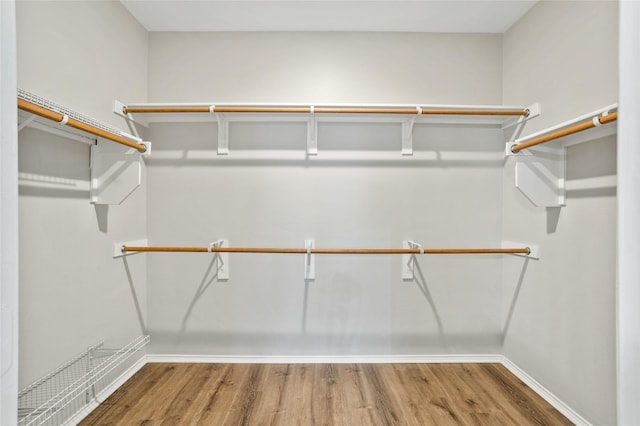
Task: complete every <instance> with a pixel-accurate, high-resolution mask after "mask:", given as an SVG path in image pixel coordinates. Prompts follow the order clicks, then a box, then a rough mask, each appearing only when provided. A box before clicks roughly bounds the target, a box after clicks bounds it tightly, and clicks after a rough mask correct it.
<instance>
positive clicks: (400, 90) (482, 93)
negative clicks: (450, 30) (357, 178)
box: [149, 32, 502, 105]
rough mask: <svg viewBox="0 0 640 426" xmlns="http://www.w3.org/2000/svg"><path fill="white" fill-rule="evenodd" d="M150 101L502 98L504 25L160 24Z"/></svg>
mask: <svg viewBox="0 0 640 426" xmlns="http://www.w3.org/2000/svg"><path fill="white" fill-rule="evenodd" d="M149 37H150V38H149V41H150V50H149V70H150V72H149V101H150V102H156V101H157V102H190V101H192V102H197V101H204V102H210V101H214V102H318V103H322V102H327V103H332V102H359V103H363V102H372V103H422V104H424V103H440V104H442V103H449V104H461V103H472V104H478V103H486V104H492V105H493V104H496V105H497V104H500V103H501V100H502V96H501V90H502V86H501V84H502V83H501V76H502V67H501V63H502V48H501V45H500V40H501V38H502V37H501V35H499V34H424V33H341V32H328V33H286V32H285V33H278V32H268V33H243V32H229V33H225V32H221V33H163V32H159V33H150V36H149Z"/></svg>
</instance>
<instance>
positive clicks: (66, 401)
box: [18, 336, 149, 426]
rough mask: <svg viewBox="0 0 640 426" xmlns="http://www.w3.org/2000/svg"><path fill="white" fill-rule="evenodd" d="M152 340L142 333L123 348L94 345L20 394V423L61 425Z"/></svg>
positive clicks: (106, 384) (26, 424)
mask: <svg viewBox="0 0 640 426" xmlns="http://www.w3.org/2000/svg"><path fill="white" fill-rule="evenodd" d="M147 343H149V336H140V337H138V338H137V339H135V340H133V341H132V342H130V343H129V344H128V345H126V346H125V347H123V348H121V349H106V348H104V344H103V343H100V344H97V345H94V346H92V347H90V348H88V349H87V350H85V351H84V352H82V353H81V354H79V355H78V356H76V357H75V358H74V359H72V360H70V361H69V362H67V363H65V364H64V365H62V366H60V367H58V368H57V369H56V370H54V371H52V372H51V373H49V374H48V375H46V376H45V377H43V378H42V379H40V380H38V381H36V382H35V383H33V384H32V385H30V386H28V387H27V388H25V389H24V390H23V391H21V392H20V393H19V394H18V424H19V425H24V426H31V425H60V424H62V423H64V422H65V421H66V420H68V419H69V418H70V417H72V416H73V415H74V414H75V413H77V412H78V411H80V410H81V409H82V408H83V407H84V406H86V405H87V404H89V403H90V402H91V401H92V400H93V398H95V397H96V395H98V394H99V393H100V392H102V391H103V390H104V389H106V388H107V387H108V386H109V385H110V384H111V382H112V381H113V380H114V379H115V378H116V377H117V373H119V372H121V371H122V370H123V368H126V367H127V366H128V364H132V363H133V362H132V360H131V357H132V356H133V355H134V354H135V353H136V352H138V351H139V350H140V349H142V348H143V347H144V346H145V345H146V344H147Z"/></svg>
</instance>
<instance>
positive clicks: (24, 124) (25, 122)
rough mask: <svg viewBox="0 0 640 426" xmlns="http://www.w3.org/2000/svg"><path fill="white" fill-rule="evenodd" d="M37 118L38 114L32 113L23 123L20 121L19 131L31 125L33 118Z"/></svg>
mask: <svg viewBox="0 0 640 426" xmlns="http://www.w3.org/2000/svg"><path fill="white" fill-rule="evenodd" d="M35 119H36V116H35V115H31V116H29V117H27V118H26V119H25V120H24V121H22V122H21V123H18V132H20V131H21V130H22V129H24V128H25V127H27V126H29V125H30V124H31V123H32V122H33V120H35Z"/></svg>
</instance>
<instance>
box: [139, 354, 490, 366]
mask: <svg viewBox="0 0 640 426" xmlns="http://www.w3.org/2000/svg"><path fill="white" fill-rule="evenodd" d="M502 358H503V357H502V355H492V354H488V355H484V354H483V355H353V356H344V355H326V356H315V355H284V356H273V355H244V356H238V355H147V362H150V363H152V362H153V363H157V362H168V363H171V362H173V363H183V362H184V363H187V362H194V363H212V364H392V363H396V364H437V363H442V364H444V363H500V362H502Z"/></svg>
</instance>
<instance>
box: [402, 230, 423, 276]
mask: <svg viewBox="0 0 640 426" xmlns="http://www.w3.org/2000/svg"><path fill="white" fill-rule="evenodd" d="M402 248H406V249H420V253H424V248H423V247H422V244H418V243H416V242H414V241H411V240H406V241H402ZM416 262H417V260H416V255H415V254H403V255H402V279H403V280H405V281H413V279H414V277H415V271H416Z"/></svg>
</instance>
